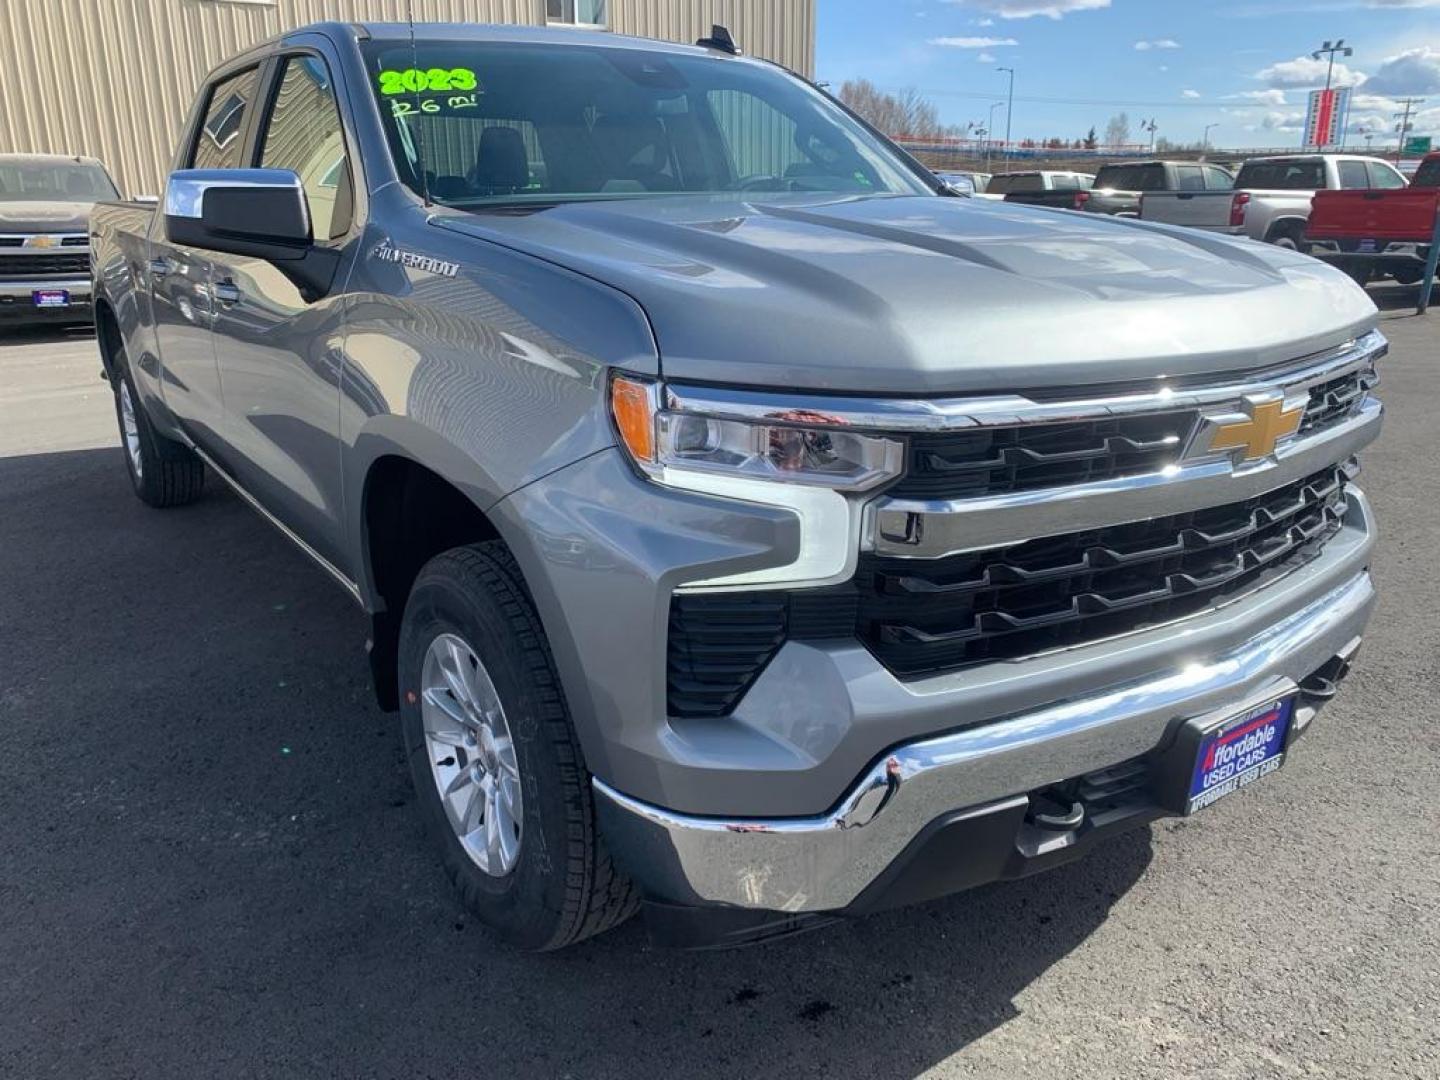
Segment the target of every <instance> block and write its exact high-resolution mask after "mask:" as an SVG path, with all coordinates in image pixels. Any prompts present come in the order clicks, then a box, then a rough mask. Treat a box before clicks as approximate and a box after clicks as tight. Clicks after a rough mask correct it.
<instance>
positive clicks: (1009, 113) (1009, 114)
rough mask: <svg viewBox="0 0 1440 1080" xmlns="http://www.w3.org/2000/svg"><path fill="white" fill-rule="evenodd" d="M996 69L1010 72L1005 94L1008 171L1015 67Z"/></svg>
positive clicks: (1006, 159)
mask: <svg viewBox="0 0 1440 1080" xmlns="http://www.w3.org/2000/svg"><path fill="white" fill-rule="evenodd" d="M995 70H996V71H1005V72H1008V73H1009V74H1010V90H1009V92H1008V93H1007V94H1006V95H1005V171H1006V172H1007V173H1008V172H1009V171H1010V121H1011V120H1012V119H1013V118H1014V112H1015V69H1014V68H1013V67H997V68H996V69H995Z"/></svg>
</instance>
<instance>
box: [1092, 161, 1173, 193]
mask: <svg viewBox="0 0 1440 1080" xmlns="http://www.w3.org/2000/svg"><path fill="white" fill-rule="evenodd" d="M1095 186H1096V187H1097V188H1113V189H1114V190H1116V191H1164V190H1165V166H1164V165H1103V166H1101V168H1100V171H1099V172H1098V173H1096V174H1095Z"/></svg>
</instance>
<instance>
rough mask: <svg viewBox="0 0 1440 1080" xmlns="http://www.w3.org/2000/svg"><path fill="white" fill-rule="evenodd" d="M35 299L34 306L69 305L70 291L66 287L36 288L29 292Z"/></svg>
mask: <svg viewBox="0 0 1440 1080" xmlns="http://www.w3.org/2000/svg"><path fill="white" fill-rule="evenodd" d="M30 298H31V299H32V300H34V301H35V306H36V307H69V306H70V291H69V290H68V289H36V290H35V291H34V292H33V293H31V294H30Z"/></svg>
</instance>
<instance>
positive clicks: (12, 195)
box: [0, 154, 118, 326]
mask: <svg viewBox="0 0 1440 1080" xmlns="http://www.w3.org/2000/svg"><path fill="white" fill-rule="evenodd" d="M117 197H118V193H117V192H116V190H115V185H114V183H113V182H112V181H111V180H110V177H109V175H108V174H107V173H106V172H105V167H104V166H103V165H101V164H100V162H98V161H96V160H95V159H94V158H83V157H59V156H56V155H53V154H0V324H10V325H17V324H18V325H22V326H33V325H35V324H36V323H40V322H45V323H55V322H89V321H90V227H89V224H88V220H89V216H90V208H91V207H92V206H94V205H95V203H96V202H98V201H100V200H102V199H114V198H117Z"/></svg>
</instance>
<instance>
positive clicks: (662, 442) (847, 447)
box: [610, 375, 904, 587]
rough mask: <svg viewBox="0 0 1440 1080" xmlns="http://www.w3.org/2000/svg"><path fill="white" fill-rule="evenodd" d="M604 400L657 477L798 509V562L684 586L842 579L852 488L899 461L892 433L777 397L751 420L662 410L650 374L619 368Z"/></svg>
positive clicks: (897, 468)
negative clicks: (637, 375)
mask: <svg viewBox="0 0 1440 1080" xmlns="http://www.w3.org/2000/svg"><path fill="white" fill-rule="evenodd" d="M610 409H611V414H612V416H613V417H614V419H615V427H616V430H617V431H618V432H619V435H620V441H621V443H622V444H623V445H624V447H625V450H626V451H627V453H628V454H629V456H630V459H631V460H632V461H633V462H634V463H635V465H636V466H637V467H639V468H640V469H641V470H642V471H643V472H644V473H645V474H646V475H647V476H649V477H650V478H651V479H652V480H654V481H655V482H657V483H660V484H664V485H666V486H667V487H674V488H681V489H684V490H686V491H696V492H702V493H705V494H710V495H721V496H725V497H728V498H734V499H743V500H745V501H746V502H753V503H762V504H765V505H769V506H779V507H784V508H785V509H787V510H791V511H793V512H794V513H795V514H796V515H797V516H798V517H799V518H800V524H801V544H800V546H801V551H800V556H799V558H798V559H797V560H796V561H795V562H793V563H790V564H788V565H786V566H781V567H772V568H768V569H765V570H757V571H751V572H748V573H744V574H736V575H731V576H727V577H724V578H714V579H709V580H706V581H703V582H691V583H689V586H690V587H696V586H710V587H714V586H735V585H758V584H774V583H779V582H784V583H787V584H806V585H818V584H828V583H830V582H834V581H841V580H844V579H846V578H848V577H849V576H850V574H851V573H853V571H854V568H855V558H856V555H857V554H858V551H859V541H860V509H861V506H862V501H861V499H860V498H858V497H857V496H860V495H861V494H863V493H864V492H867V491H870V490H872V489H874V488H876V487H878V486H879V485H881V484H883V483H885V482H887V481H889V480H892V479H894V478H895V477H897V476H899V475H900V472H901V470H902V468H903V462H904V445H903V443H901V442H900V441H899V440H897V439H890V438H885V437H884V436H880V435H871V434H866V433H863V432H856V431H850V430H847V429H845V428H844V427H842V426H841V423H840V421H838V420H836V419H835V418H832V417H829V416H827V415H825V414H823V413H818V412H814V411H808V410H802V409H787V408H785V407H784V406H783V405H781V404H779V403H777V408H776V409H775V410H773V411H770V412H767V414H766V416H765V417H764V418H763V419H755V420H750V419H737V418H733V417H724V416H711V415H707V414H705V413H701V412H693V411H688V410H680V409H667V408H664V407H662V404H661V400H660V388H659V387H658V386H657V385H656V384H655V383H651V382H645V381H641V380H638V379H634V378H630V377H627V376H618V375H617V376H616V377H615V378H613V379H612V380H611V384H610Z"/></svg>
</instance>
